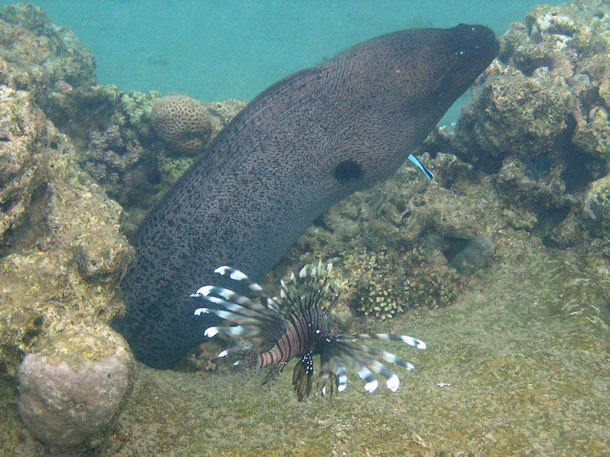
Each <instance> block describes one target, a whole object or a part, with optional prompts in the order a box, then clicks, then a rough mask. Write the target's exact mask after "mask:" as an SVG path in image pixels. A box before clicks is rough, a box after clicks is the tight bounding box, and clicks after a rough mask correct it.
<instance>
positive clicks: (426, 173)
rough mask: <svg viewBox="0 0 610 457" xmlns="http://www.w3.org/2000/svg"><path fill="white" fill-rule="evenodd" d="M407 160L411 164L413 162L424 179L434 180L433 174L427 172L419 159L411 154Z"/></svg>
mask: <svg viewBox="0 0 610 457" xmlns="http://www.w3.org/2000/svg"><path fill="white" fill-rule="evenodd" d="M408 158H409V160H410V161H411V162H413V163H414V164H415V165H416V166H417V168H419V169H420V170H421V171H422V172H423V173H424V174H425V175H426V178H428V179H432V178H434V174H433V173H432V172H431V171H430V170H428V169H427V168H426V167H425V166H424V164H423V163H421V162H420V161H419V159H418V158H417V157H415V156H414V155H413V154H409V157H408Z"/></svg>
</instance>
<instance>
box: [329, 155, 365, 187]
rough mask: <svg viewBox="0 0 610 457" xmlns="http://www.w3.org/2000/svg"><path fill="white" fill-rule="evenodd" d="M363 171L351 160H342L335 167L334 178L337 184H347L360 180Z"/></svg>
mask: <svg viewBox="0 0 610 457" xmlns="http://www.w3.org/2000/svg"><path fill="white" fill-rule="evenodd" d="M363 174H364V171H363V170H362V167H360V165H358V163H357V162H354V161H353V160H349V159H348V160H344V161H343V162H341V163H340V164H339V165H337V166H336V167H335V178H336V179H337V181H339V182H342V183H344V182H349V181H352V180H358V179H360V178H362V175H363Z"/></svg>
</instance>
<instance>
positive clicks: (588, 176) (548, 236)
mask: <svg viewBox="0 0 610 457" xmlns="http://www.w3.org/2000/svg"><path fill="white" fill-rule="evenodd" d="M608 15H609V10H608V4H607V2H602V1H589V2H586V1H576V2H574V3H571V4H569V5H562V6H558V7H551V6H545V5H542V6H539V7H536V8H535V9H534V10H533V11H532V12H531V13H529V14H528V15H527V17H526V19H525V23H524V24H521V23H516V24H513V25H512V26H511V28H510V29H509V30H508V32H507V33H506V34H505V35H504V36H503V37H502V39H501V49H500V54H499V56H498V59H497V60H496V61H495V63H494V64H493V65H492V66H491V67H490V68H489V69H488V70H487V72H486V74H485V75H484V76H483V77H482V78H481V79H480V81H479V85H478V87H477V89H476V91H475V94H474V101H473V103H472V104H471V105H470V106H469V107H468V108H467V109H466V110H465V112H464V113H463V115H462V116H461V117H460V119H459V121H458V124H457V126H456V132H455V138H454V139H453V140H454V141H453V144H454V147H455V149H457V151H459V153H460V155H461V156H462V157H463V158H464V159H465V160H466V161H469V162H471V163H473V164H475V166H476V167H477V168H478V169H482V170H485V171H486V172H491V173H494V174H495V175H494V184H495V187H496V189H497V191H498V193H499V194H500V195H501V196H502V197H503V200H504V203H505V204H507V205H509V206H511V207H513V208H515V209H516V210H519V211H527V213H528V218H529V219H531V221H532V222H531V224H530V228H531V229H532V230H535V231H537V232H539V233H540V234H541V235H542V236H543V238H544V239H545V242H547V243H550V244H553V245H556V246H570V245H574V244H578V243H582V242H584V240H585V239H586V237H587V235H586V234H587V233H589V234H590V235H592V236H597V237H600V236H604V234H605V233H606V227H605V226H604V224H602V223H587V224H583V223H582V222H578V221H579V220H582V219H583V213H587V208H588V206H587V205H588V204H587V200H586V195H587V192H588V188H589V186H591V183H592V182H593V181H596V180H600V179H603V178H604V176H607V174H608V171H609V170H610V124H609V123H608V110H609V109H610V105H609V104H608V80H609V79H610V59H608V52H609V50H610V32H609V29H608ZM589 222H593V221H589ZM575 224H576V225H578V227H576V226H575Z"/></svg>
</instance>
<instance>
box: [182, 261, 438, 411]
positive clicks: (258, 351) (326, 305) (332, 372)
mask: <svg viewBox="0 0 610 457" xmlns="http://www.w3.org/2000/svg"><path fill="white" fill-rule="evenodd" d="M331 270H332V265H331V264H328V265H323V264H322V263H321V262H319V263H318V264H317V265H313V266H312V265H305V266H304V267H303V268H302V269H301V270H300V271H299V272H298V274H296V275H295V274H294V273H291V274H290V276H289V279H288V280H286V281H283V280H282V281H280V292H279V296H274V297H269V296H267V295H266V294H265V292H264V290H263V288H262V287H261V286H260V285H259V284H258V283H256V282H254V281H252V280H250V279H249V278H248V276H246V275H245V274H244V273H243V272H241V271H239V270H236V269H234V268H231V267H227V266H223V267H219V268H217V269H216V270H215V273H217V274H219V275H222V276H226V277H228V278H230V279H232V280H234V281H236V282H238V283H239V284H240V285H241V286H244V287H242V289H244V290H247V293H245V294H240V293H237V292H234V291H233V290H229V289H225V288H222V287H216V286H209V285H208V286H203V287H201V288H200V289H199V290H198V291H197V292H196V293H194V294H193V295H192V297H195V298H200V299H203V300H206V301H207V302H208V306H207V307H204V308H198V309H197V310H195V315H197V316H199V315H201V314H215V315H216V316H218V317H220V318H222V319H224V320H225V321H226V322H228V323H229V324H230V325H228V326H214V327H208V328H207V329H205V331H204V332H203V334H204V335H205V336H207V337H210V338H212V337H214V336H216V335H217V334H219V333H223V334H227V335H230V336H232V337H237V338H241V339H242V343H240V344H237V345H236V346H233V347H231V348H229V349H226V350H224V351H222V352H221V353H220V354H218V357H226V356H228V355H229V354H232V353H237V352H239V351H243V348H244V344H243V340H246V341H247V342H250V343H251V347H252V348H253V350H254V365H255V367H256V368H259V369H260V368H263V367H267V366H271V367H275V368H276V371H277V372H281V371H282V370H283V368H284V367H285V366H286V364H287V363H288V362H289V361H290V360H291V359H293V358H296V359H298V360H297V362H296V365H295V367H294V371H293V375H292V385H293V387H294V390H295V392H296V394H297V398H298V400H299V401H301V400H303V399H304V398H305V397H307V396H308V395H309V394H310V392H311V389H312V383H313V377H314V371H315V369H314V358H317V359H319V362H318V364H319V373H318V377H319V382H320V385H321V393H322V394H323V395H325V394H327V393H331V392H332V391H333V390H334V389H336V390H337V392H342V391H344V390H345V388H346V387H347V383H348V378H347V372H348V369H350V370H353V371H355V372H356V374H357V375H358V376H359V377H360V378H361V379H362V380H363V381H364V382H365V385H364V389H365V390H366V391H367V392H374V391H375V390H377V387H378V386H379V382H378V381H377V377H382V378H385V381H386V387H387V388H388V389H389V390H391V391H392V392H396V390H398V387H399V385H400V380H399V378H398V376H397V375H396V374H395V373H394V372H393V371H391V370H390V369H389V368H388V367H387V366H386V365H385V364H384V363H383V362H387V363H392V364H395V365H399V366H401V367H403V368H405V369H407V370H409V371H411V370H413V369H414V366H413V365H412V364H411V363H409V362H405V361H404V360H403V359H401V358H400V357H398V356H397V355H395V354H392V353H390V352H388V351H384V350H382V349H378V348H375V347H372V346H368V345H365V344H362V343H361V342H360V340H365V339H378V340H392V341H398V342H402V343H405V344H407V345H409V346H413V347H415V348H417V349H426V344H425V343H424V342H423V341H421V340H418V339H417V338H413V337H411V336H404V335H391V334H387V333H377V334H355V335H344V334H341V333H338V331H337V330H336V328H337V327H336V325H335V324H334V322H333V320H332V316H331V314H330V309H331V308H332V306H333V304H334V303H335V302H336V297H337V295H336V294H335V293H334V291H333V290H332V288H331V286H330V282H329V278H330V273H331Z"/></svg>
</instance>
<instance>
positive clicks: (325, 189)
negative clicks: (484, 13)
mask: <svg viewBox="0 0 610 457" xmlns="http://www.w3.org/2000/svg"><path fill="white" fill-rule="evenodd" d="M497 52H498V42H497V40H496V39H495V37H494V35H493V32H492V31H491V30H489V29H488V28H486V27H483V26H471V25H464V24H461V25H459V26H456V27H454V28H450V29H421V30H404V31H400V32H396V33H391V34H388V35H384V36H381V37H378V38H374V39H372V40H370V41H367V42H364V43H362V44H359V45H356V46H354V47H352V48H350V49H348V50H346V51H344V52H343V53H341V54H339V55H338V56H336V57H335V58H333V59H331V60H329V61H327V62H325V63H323V64H322V65H319V66H317V67H315V68H311V69H307V70H304V71H301V72H299V73H296V74H294V75H292V76H290V77H288V78H286V79H284V80H282V81H280V82H278V83H276V84H275V85H273V86H271V87H270V88H268V89H267V90H265V91H264V92H263V93H262V94H260V95H259V96H258V97H257V98H256V99H254V100H253V101H252V102H251V103H250V104H249V105H248V106H247V107H246V108H245V109H244V110H243V111H242V112H241V113H240V114H238V115H237V116H236V117H235V118H234V119H233V121H232V122H231V123H230V124H229V125H227V126H226V127H225V128H224V130H223V131H222V132H220V134H219V135H218V136H217V137H216V138H215V140H214V141H213V143H212V145H211V146H210V150H209V151H207V153H206V154H205V155H204V156H203V157H202V158H201V160H199V161H198V162H196V163H194V164H193V166H192V167H191V168H190V169H189V170H188V171H187V172H186V173H185V174H184V176H183V177H182V178H181V179H180V180H179V181H178V182H177V183H176V184H175V185H174V187H173V188H172V189H170V191H169V192H168V194H167V195H166V196H165V198H164V199H163V200H162V201H161V202H160V203H159V205H158V206H157V207H156V208H154V209H153V210H152V211H151V213H150V215H149V216H148V218H147V219H146V220H145V221H144V222H143V223H142V225H141V226H140V227H139V229H138V231H137V233H136V236H135V239H134V240H133V242H134V244H135V248H136V251H137V259H136V261H135V263H134V265H133V266H132V267H131V269H130V270H129V271H128V273H127V274H126V276H125V277H124V278H123V280H122V283H121V297H122V298H123V300H124V301H125V303H126V306H127V309H126V314H125V316H122V317H121V318H119V319H116V320H115V321H114V322H113V325H114V326H115V327H116V328H117V329H118V330H119V331H121V332H122V333H123V334H124V335H125V337H126V338H127V340H128V341H129V344H130V345H131V348H132V350H133V352H134V354H135V356H136V358H137V359H138V360H140V361H141V362H143V363H146V364H148V365H150V366H153V367H156V368H169V367H171V366H172V365H173V364H175V363H176V362H177V361H178V360H179V359H180V358H181V357H182V356H184V354H185V353H186V352H187V351H188V350H189V349H190V348H192V347H193V346H194V345H195V344H197V343H198V342H200V341H201V340H202V338H203V337H202V334H201V329H202V328H205V327H206V322H203V321H202V319H201V318H197V319H196V318H194V317H193V310H194V309H195V308H196V307H197V304H196V303H195V302H193V300H192V299H189V296H190V294H192V293H193V292H195V291H196V290H197V289H198V288H199V286H201V285H202V284H205V283H209V282H217V278H213V277H212V276H213V270H214V268H215V267H217V266H219V265H235V266H238V267H239V268H240V269H241V270H243V271H244V272H246V273H247V274H248V275H249V276H250V277H251V278H252V279H254V280H260V279H261V278H262V277H263V276H264V275H265V274H266V273H267V272H268V271H269V270H270V269H271V268H272V267H273V266H274V265H275V264H276V262H277V261H278V260H279V259H280V257H281V256H282V255H283V254H284V253H285V252H286V251H287V250H288V249H289V248H290V246H291V245H292V244H293V243H294V242H295V241H296V240H297V239H298V237H299V236H300V235H301V234H302V233H303V232H304V231H305V229H306V228H307V227H308V226H309V225H310V224H311V223H312V222H313V220H314V219H315V218H316V217H318V216H319V215H321V214H322V213H323V212H325V211H326V210H327V209H328V208H330V207H331V206H332V205H334V204H335V203H337V202H338V201H340V200H341V199H343V198H345V197H346V196H348V195H350V194H351V193H352V192H354V191H356V190H359V189H362V188H363V187H365V186H368V185H370V184H372V183H374V182H376V181H379V180H381V179H384V178H386V177H388V176H389V175H391V174H392V173H393V172H394V171H395V170H396V169H397V168H398V167H399V166H400V165H401V164H402V163H403V161H404V160H405V158H406V157H407V156H408V155H409V153H410V152H411V151H412V150H413V149H414V148H415V147H416V146H418V144H419V143H420V142H421V141H423V140H424V139H425V137H426V136H427V135H428V133H429V132H430V130H431V129H432V127H433V126H434V125H435V124H436V123H437V122H438V121H439V120H440V118H441V117H442V116H443V114H444V113H445V111H446V110H447V109H448V108H449V107H450V106H451V104H452V103H453V102H454V101H455V100H456V99H457V98H458V97H459V96H460V95H461V94H462V93H463V92H464V91H465V90H466V89H467V88H468V87H469V86H470V85H471V84H472V83H473V81H474V80H475V79H476V77H477V76H478V75H479V74H480V73H481V72H482V71H483V70H484V69H485V67H487V65H488V64H489V63H490V62H491V61H492V59H493V58H494V57H495V55H496V54H497ZM210 319H211V318H210Z"/></svg>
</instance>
